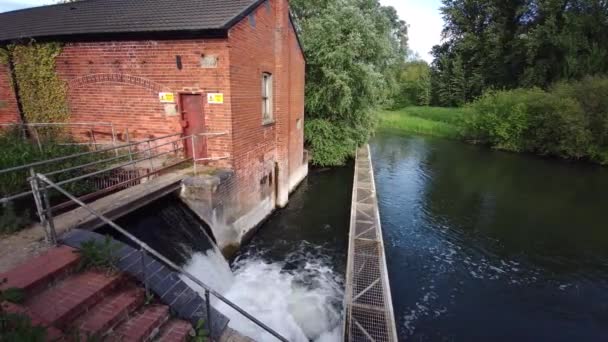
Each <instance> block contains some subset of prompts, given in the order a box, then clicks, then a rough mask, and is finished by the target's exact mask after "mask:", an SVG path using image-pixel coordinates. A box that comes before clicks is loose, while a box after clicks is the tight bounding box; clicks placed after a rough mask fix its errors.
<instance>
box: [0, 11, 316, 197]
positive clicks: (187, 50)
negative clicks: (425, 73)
mask: <svg viewBox="0 0 608 342" xmlns="http://www.w3.org/2000/svg"><path fill="white" fill-rule="evenodd" d="M30 39H34V40H35V41H36V42H48V41H58V42H62V43H63V44H64V45H63V48H62V53H61V54H60V55H59V56H58V57H57V58H56V72H57V75H58V76H59V78H60V79H61V80H62V81H64V82H65V83H66V85H67V87H68V106H69V111H70V120H71V121H73V122H112V123H113V124H114V125H115V126H116V127H117V129H118V131H124V130H125V129H126V128H128V129H129V134H130V136H131V138H132V139H140V140H141V139H142V138H154V137H159V136H163V135H166V134H171V133H176V132H180V133H184V134H185V135H189V134H192V133H198V132H228V134H227V135H225V136H222V137H219V138H214V139H209V140H208V142H207V144H206V146H201V147H200V148H201V149H202V150H201V153H205V154H206V155H207V156H208V157H220V156H226V155H228V156H230V157H229V159H228V160H227V161H225V164H224V165H223V166H226V167H229V168H232V169H233V170H234V171H235V174H236V180H237V184H238V186H239V192H240V193H242V194H243V193H245V194H251V196H250V197H251V199H250V201H254V202H255V201H258V200H259V195H256V194H259V193H260V192H261V189H260V187H267V186H268V180H270V183H271V184H272V183H273V181H272V180H275V183H276V188H274V189H273V192H274V193H275V198H274V200H273V202H274V203H276V204H277V205H279V206H283V205H284V204H285V203H286V202H287V199H288V193H289V191H290V190H291V189H292V188H293V187H295V185H297V184H298V183H299V182H300V181H301V180H302V179H303V178H304V177H305V176H306V173H307V170H308V167H307V162H306V160H305V153H304V150H303V126H304V123H303V120H304V117H303V115H304V72H305V57H304V54H303V51H302V48H301V45H300V42H299V40H298V36H297V33H296V31H295V29H294V27H293V22H292V18H291V16H290V11H289V4H288V1H287V0H264V1H260V0H230V1H225V0H181V1H168V0H146V1H143V0H84V1H79V2H75V3H69V4H60V5H52V6H44V7H38V8H33V9H27V10H21V11H14V12H8V13H2V14H0V46H2V45H6V44H10V43H24V42H29V41H30ZM10 77H11V73H10V70H9V66H8V65H0V122H2V123H6V122H18V121H20V117H21V116H20V114H19V111H18V106H17V100H16V98H18V97H16V96H15V94H14V91H13V89H12V88H11V86H10ZM160 93H169V94H172V95H173V97H174V102H175V103H174V104H172V103H171V100H170V98H169V103H163V102H161V100H160V98H159V95H160ZM210 95H211V96H210ZM222 97H223V98H222ZM165 100H166V99H165ZM272 186H273V187H275V185H272ZM256 196H257V197H256Z"/></svg>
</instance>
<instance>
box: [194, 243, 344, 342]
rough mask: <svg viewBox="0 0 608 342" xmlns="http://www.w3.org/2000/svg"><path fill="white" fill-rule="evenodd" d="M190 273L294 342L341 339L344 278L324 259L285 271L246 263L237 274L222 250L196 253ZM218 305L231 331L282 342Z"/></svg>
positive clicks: (250, 260)
mask: <svg viewBox="0 0 608 342" xmlns="http://www.w3.org/2000/svg"><path fill="white" fill-rule="evenodd" d="M296 253H297V252H296ZM301 257H302V256H294V255H291V256H290V257H288V258H287V259H290V258H301ZM185 269H186V270H187V271H188V272H190V273H192V274H193V275H195V276H197V277H200V279H204V280H205V281H206V282H207V283H208V284H209V286H211V287H212V288H213V289H215V290H216V291H218V292H220V293H222V294H223V295H224V296H225V297H226V298H228V299H229V300H231V301H232V302H234V303H236V304H237V305H239V306H240V307H241V308H243V309H244V310H245V311H247V312H249V313H250V314H252V315H253V316H254V317H256V318H258V319H259V320H261V321H262V322H264V323H265V324H267V325H268V326H270V327H271V328H273V329H275V330H276V331H277V332H279V333H280V334H281V335H283V336H284V337H285V338H287V339H288V340H289V341H294V342H300V341H301V342H308V341H311V340H312V341H319V342H331V341H340V340H341V334H342V326H341V314H340V310H341V309H340V303H341V299H342V298H343V293H342V286H341V279H340V277H339V276H337V275H335V274H334V272H333V271H332V269H331V267H330V266H328V265H327V264H325V263H324V262H323V260H321V259H311V260H309V261H307V262H306V263H304V264H303V265H301V266H299V267H295V268H291V269H290V270H285V267H284V264H282V263H268V262H265V261H263V260H261V259H257V258H246V259H243V260H240V261H238V262H237V263H236V264H235V267H234V272H233V271H231V270H230V267H229V266H228V263H227V262H226V261H225V260H224V258H223V257H222V255H221V254H220V253H219V251H217V250H216V249H210V250H208V251H207V252H206V253H196V254H194V255H193V256H192V259H191V260H190V261H189V262H188V264H187V265H186V267H185ZM210 275H213V276H210ZM191 285H192V284H191ZM193 288H196V287H193ZM212 304H213V305H214V307H215V308H216V309H218V310H219V311H220V312H222V313H223V314H224V315H226V316H227V317H228V318H229V319H230V323H229V325H230V327H231V328H233V329H235V330H237V331H239V332H240V333H242V334H244V335H247V336H249V337H251V338H253V339H254V340H256V341H276V339H275V338H274V337H272V336H271V335H270V334H268V333H267V332H265V331H263V330H262V329H261V328H259V327H257V326H256V325H255V324H254V323H252V322H250V321H249V320H247V319H246V318H245V317H243V316H242V315H241V314H239V313H238V312H236V311H235V310H233V309H232V308H230V307H228V306H227V305H225V304H224V303H221V302H218V301H215V302H213V303H212Z"/></svg>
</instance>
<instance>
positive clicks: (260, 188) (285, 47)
mask: <svg viewBox="0 0 608 342" xmlns="http://www.w3.org/2000/svg"><path fill="white" fill-rule="evenodd" d="M292 29H293V28H291V27H289V7H288V3H287V1H286V0H269V1H267V2H266V3H264V4H262V5H261V6H260V7H258V8H257V9H256V10H255V11H254V12H253V13H252V14H251V15H250V16H249V17H247V18H245V19H244V20H242V21H241V22H240V23H239V24H237V25H236V26H235V27H234V28H232V29H231V30H230V36H229V42H230V61H231V63H230V64H231V68H230V74H231V82H232V86H231V88H232V96H233V98H232V101H233V105H232V121H233V126H234V148H233V153H234V162H235V166H236V168H235V169H236V172H237V179H238V184H239V186H240V187H242V188H245V189H247V190H246V191H241V193H242V194H244V195H245V196H247V195H248V194H249V196H248V197H249V198H248V199H247V198H242V199H241V203H256V202H259V201H260V198H259V196H258V194H261V193H265V192H266V191H265V190H266V188H268V187H272V188H273V190H274V187H275V186H276V185H275V182H277V181H278V182H280V184H279V194H277V197H278V203H277V204H279V205H284V204H285V203H286V201H287V195H288V194H287V191H288V183H289V174H290V167H289V164H290V158H289V154H288V153H289V149H290V148H289V146H290V141H291V140H293V143H292V145H291V146H292V148H291V150H292V152H293V153H294V156H293V160H294V163H296V162H297V166H300V165H301V164H302V163H301V161H302V150H303V138H302V133H303V130H297V129H296V118H301V117H302V115H303V112H304V111H303V101H304V93H303V83H304V60H303V56H302V53H301V51H300V49H299V46H297V42H296V41H295V33H294V31H292ZM290 42H291V43H296V44H295V45H294V44H291V45H290ZM292 55H293V56H294V58H293V61H291V56H292ZM291 68H293V69H294V70H291ZM264 72H268V73H271V74H272V75H273V114H274V119H275V121H274V123H272V124H269V125H264V124H263V123H262V93H261V91H262V90H261V89H262V73H264ZM292 74H293V75H292ZM293 100H295V103H293V104H292V103H291V101H293ZM290 129H293V131H290ZM290 135H291V136H292V137H290ZM275 164H276V165H278V169H279V176H278V179H277V175H276V174H275V172H274V171H275ZM294 167H295V166H294Z"/></svg>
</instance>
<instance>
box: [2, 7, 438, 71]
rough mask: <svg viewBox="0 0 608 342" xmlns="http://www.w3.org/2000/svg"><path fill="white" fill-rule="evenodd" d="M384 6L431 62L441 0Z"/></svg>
mask: <svg viewBox="0 0 608 342" xmlns="http://www.w3.org/2000/svg"><path fill="white" fill-rule="evenodd" d="M54 2H56V1H53V0H0V12H6V11H12V10H16V9H21V8H26V7H32V6H40V5H48V4H51V3H54ZM380 2H381V3H382V4H383V5H385V6H393V7H395V8H396V9H397V12H398V13H399V17H401V19H403V20H405V21H406V22H407V23H408V24H409V26H410V29H409V44H410V49H411V50H412V51H413V52H415V53H417V54H418V55H420V58H422V59H424V60H426V61H427V62H429V63H430V62H432V60H433V58H432V57H431V54H430V51H431V49H432V48H433V46H434V45H437V44H439V43H440V42H441V29H442V28H443V19H442V18H441V14H440V13H439V7H440V6H441V0H380Z"/></svg>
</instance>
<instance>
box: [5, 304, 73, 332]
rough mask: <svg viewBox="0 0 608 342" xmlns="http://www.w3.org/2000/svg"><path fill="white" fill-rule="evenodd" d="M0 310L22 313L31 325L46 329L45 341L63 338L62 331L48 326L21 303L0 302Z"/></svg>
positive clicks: (15, 313) (16, 313)
mask: <svg viewBox="0 0 608 342" xmlns="http://www.w3.org/2000/svg"><path fill="white" fill-rule="evenodd" d="M0 305H2V310H3V311H4V312H7V313H9V314H14V315H22V316H26V317H28V318H29V319H30V323H31V324H32V326H33V327H43V328H45V329H46V336H45V341H53V342H54V341H61V340H63V337H64V336H63V333H62V332H61V331H60V330H59V329H57V328H55V327H52V326H49V323H48V322H45V321H44V320H43V319H42V318H40V317H38V316H37V315H36V314H35V313H33V312H31V311H30V310H29V309H28V308H26V307H23V306H21V305H17V304H13V303H8V302H2V303H1V304H0Z"/></svg>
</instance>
